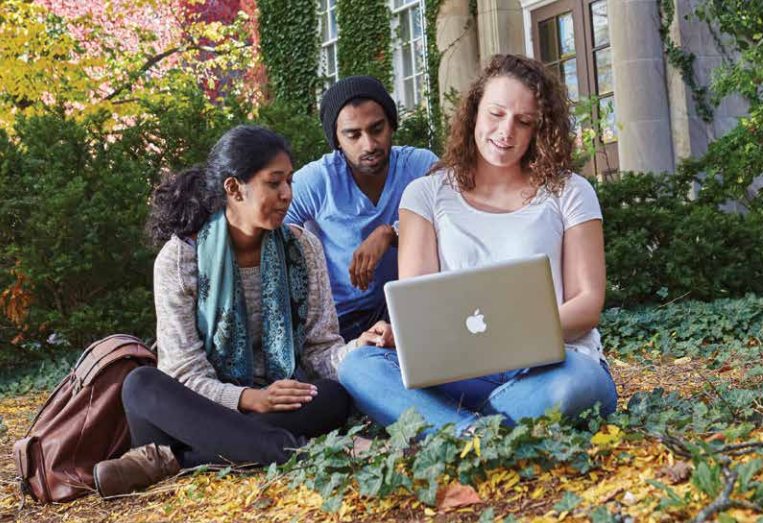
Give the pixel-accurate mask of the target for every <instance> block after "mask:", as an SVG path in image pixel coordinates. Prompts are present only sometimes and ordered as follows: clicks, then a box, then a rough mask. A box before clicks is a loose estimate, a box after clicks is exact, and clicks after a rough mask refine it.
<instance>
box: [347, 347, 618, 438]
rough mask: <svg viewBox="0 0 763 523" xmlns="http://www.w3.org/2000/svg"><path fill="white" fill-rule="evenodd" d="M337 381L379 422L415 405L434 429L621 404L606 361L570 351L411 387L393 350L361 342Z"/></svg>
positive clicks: (385, 422)
mask: <svg viewBox="0 0 763 523" xmlns="http://www.w3.org/2000/svg"><path fill="white" fill-rule="evenodd" d="M339 381H340V382H341V383H342V385H344V387H345V388H346V389H347V391H348V392H349V393H350V395H351V396H352V397H353V399H354V400H355V405H356V406H357V407H358V409H360V411H361V412H363V413H364V414H366V415H367V416H368V417H370V418H371V419H372V420H374V421H375V422H376V423H379V424H381V425H383V426H387V425H390V424H391V423H394V422H395V421H397V419H398V418H399V417H400V415H401V414H402V413H403V412H405V411H406V410H408V409H409V408H410V407H414V408H415V409H416V411H418V413H419V414H421V415H422V416H424V418H425V419H426V420H427V422H428V423H429V424H431V425H432V426H433V428H432V429H430V431H434V430H437V429H439V428H440V427H442V426H443V425H445V424H446V423H454V424H455V425H456V432H457V433H461V432H462V431H463V430H464V429H466V428H467V427H469V426H470V425H471V424H473V423H474V422H475V421H476V420H477V419H478V418H479V417H480V416H489V415H493V414H501V415H503V416H504V417H505V418H506V420H505V422H504V424H506V425H509V426H513V425H514V424H516V422H517V421H519V420H520V419H522V418H536V417H539V416H542V415H543V414H544V413H545V412H546V410H547V409H549V408H552V407H555V406H558V407H559V409H560V410H561V412H562V414H564V415H565V416H569V417H575V416H577V415H578V414H580V413H582V412H583V411H585V410H587V409H589V408H591V407H593V406H594V405H595V404H596V403H597V402H598V403H599V404H600V407H599V408H600V412H601V414H602V415H608V414H611V413H612V412H614V410H615V407H616V406H617V389H616V388H615V383H614V381H613V380H612V376H611V375H610V373H609V369H608V368H607V364H606V363H605V362H604V361H601V363H599V362H597V361H596V360H594V359H593V358H591V357H589V356H586V355H583V354H580V353H578V352H575V351H572V350H567V357H566V359H565V361H563V362H561V363H555V364H552V365H546V366H543V367H535V368H532V369H520V370H514V371H510V372H500V373H498V374H491V375H489V376H482V377H480V378H472V379H468V380H463V381H457V382H454V383H447V384H445V385H437V386H434V387H426V388H422V389H411V390H408V389H406V388H405V387H404V386H403V380H402V378H401V376H400V364H399V362H398V359H397V353H396V352H395V351H394V350H390V349H380V348H377V347H360V348H358V349H357V350H354V351H352V352H350V353H349V354H348V355H347V357H346V358H345V359H344V361H343V362H342V364H341V365H340V367H339Z"/></svg>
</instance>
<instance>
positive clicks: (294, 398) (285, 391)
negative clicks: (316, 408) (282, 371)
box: [239, 380, 318, 414]
mask: <svg viewBox="0 0 763 523" xmlns="http://www.w3.org/2000/svg"><path fill="white" fill-rule="evenodd" d="M317 394H318V388H317V387H316V386H315V385H312V384H310V383H302V382H299V381H296V380H278V381H274V382H273V383H271V384H270V385H268V387H267V388H265V389H246V390H244V392H243V393H242V394H241V398H240V399H239V410H242V411H250V412H259V413H260V414H265V413H267V412H282V411H288V410H297V409H299V408H300V407H302V405H303V404H304V403H309V402H311V401H313V397H314V396H316V395H317Z"/></svg>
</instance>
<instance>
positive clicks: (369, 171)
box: [345, 149, 389, 176]
mask: <svg viewBox="0 0 763 523" xmlns="http://www.w3.org/2000/svg"><path fill="white" fill-rule="evenodd" d="M379 152H380V153H381V154H383V155H384V158H383V159H382V160H381V161H380V162H379V163H378V164H376V165H363V163H362V162H361V163H354V162H353V161H351V160H350V159H349V158H347V156H345V159H346V160H347V164H348V165H349V166H350V168H351V169H352V170H353V171H355V172H358V173H361V174H364V175H366V176H378V175H381V174H386V172H387V169H388V168H389V153H387V152H385V151H383V150H381V149H380V150H379ZM367 156H370V155H367V154H364V155H363V156H361V157H360V158H361V160H362V159H363V158H364V157H367ZM374 156H375V155H374Z"/></svg>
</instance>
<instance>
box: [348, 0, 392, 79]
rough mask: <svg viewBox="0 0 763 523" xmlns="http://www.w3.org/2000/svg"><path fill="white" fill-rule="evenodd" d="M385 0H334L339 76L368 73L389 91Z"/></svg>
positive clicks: (386, 6) (388, 54) (390, 73)
mask: <svg viewBox="0 0 763 523" xmlns="http://www.w3.org/2000/svg"><path fill="white" fill-rule="evenodd" d="M388 3H389V2H388V0H337V4H336V13H337V25H338V26H339V40H338V42H337V60H338V61H339V77H340V78H342V77H345V76H351V75H370V76H373V77H375V78H377V79H379V81H381V82H382V83H383V84H384V86H385V87H386V88H387V89H388V90H390V91H391V90H392V50H391V43H392V35H391V31H390V21H391V14H390V10H389V7H388Z"/></svg>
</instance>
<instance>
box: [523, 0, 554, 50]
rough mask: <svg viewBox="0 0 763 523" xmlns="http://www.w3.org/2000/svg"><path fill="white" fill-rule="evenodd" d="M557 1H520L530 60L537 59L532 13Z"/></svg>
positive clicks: (526, 47) (526, 48)
mask: <svg viewBox="0 0 763 523" xmlns="http://www.w3.org/2000/svg"><path fill="white" fill-rule="evenodd" d="M556 1H557V0H520V2H519V3H520V5H521V6H522V18H523V19H524V24H525V54H526V55H527V56H529V57H530V58H535V47H534V45H533V44H534V42H533V21H532V12H533V11H535V10H536V9H538V8H540V7H545V6H547V5H550V4H553V3H554V2H556Z"/></svg>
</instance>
